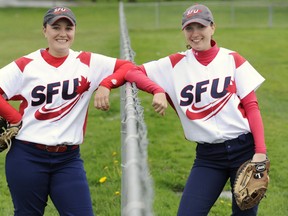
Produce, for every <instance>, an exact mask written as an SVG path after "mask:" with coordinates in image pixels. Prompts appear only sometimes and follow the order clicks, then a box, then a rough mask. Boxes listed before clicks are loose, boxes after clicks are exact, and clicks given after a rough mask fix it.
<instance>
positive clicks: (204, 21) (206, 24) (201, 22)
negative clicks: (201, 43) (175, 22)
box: [182, 18, 211, 30]
mask: <svg viewBox="0 0 288 216" xmlns="http://www.w3.org/2000/svg"><path fill="white" fill-rule="evenodd" d="M191 23H200V24H201V25H203V26H209V25H210V24H211V21H208V20H204V19H197V18H196V19H192V20H188V21H187V22H185V23H184V24H183V25H182V30H183V29H184V28H185V27H186V26H187V25H189V24H191Z"/></svg>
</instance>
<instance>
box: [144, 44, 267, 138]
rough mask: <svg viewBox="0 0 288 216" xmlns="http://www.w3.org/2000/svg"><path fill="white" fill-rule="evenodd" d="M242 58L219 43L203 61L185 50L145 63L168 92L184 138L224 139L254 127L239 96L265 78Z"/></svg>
mask: <svg viewBox="0 0 288 216" xmlns="http://www.w3.org/2000/svg"><path fill="white" fill-rule="evenodd" d="M239 57H241V56H240V55H239V54H237V53H235V52H234V51H231V50H228V49H225V48H220V50H219V52H218V54H217V55H216V57H215V58H214V59H213V60H212V62H210V63H209V64H208V65H207V66H204V65H202V64H201V63H199V62H198V61H197V60H196V58H195V56H194V55H193V53H192V51H191V50H187V51H185V52H181V53H177V54H174V55H171V56H167V57H164V58H162V59H159V60H157V61H152V62H148V63H145V64H143V66H144V68H145V70H146V73H147V76H148V77H149V78H150V79H151V80H152V81H154V82H155V83H157V84H158V85H159V86H161V87H162V88H163V89H164V90H165V91H166V93H167V94H168V95H169V97H170V99H171V101H172V103H173V104H172V106H173V107H174V108H175V111H176V112H177V114H178V116H179V118H180V121H181V124H182V127H183V130H184V134H185V137H186V139H188V140H190V141H195V142H199V143H221V142H224V141H225V140H229V139H234V138H236V137H238V136H239V135H241V134H243V133H248V132H251V131H250V127H249V124H248V120H247V118H245V113H244V112H243V109H241V106H240V99H242V98H244V97H245V96H246V95H248V94H249V93H250V92H251V91H253V90H256V89H257V88H258V87H259V86H260V85H261V84H262V82H264V80H265V79H264V78H263V77H262V76H261V75H260V74H259V73H258V72H257V71H256V70H255V69H254V68H253V67H252V66H251V64H250V63H249V62H248V61H246V60H245V59H244V60H245V61H243V62H241V64H239V65H238V63H237V58H239ZM241 58H242V57H241ZM242 59H243V58H242Z"/></svg>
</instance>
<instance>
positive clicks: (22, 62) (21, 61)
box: [15, 57, 32, 72]
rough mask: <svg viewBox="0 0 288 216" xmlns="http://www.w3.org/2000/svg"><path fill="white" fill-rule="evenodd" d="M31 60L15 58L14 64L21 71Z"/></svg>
mask: <svg viewBox="0 0 288 216" xmlns="http://www.w3.org/2000/svg"><path fill="white" fill-rule="evenodd" d="M31 61H32V59H29V58H26V57H21V58H19V59H17V60H15V63H16V65H17V66H18V68H19V69H20V70H21V72H23V71H24V69H25V67H26V66H27V65H28V64H29V63H30V62H31Z"/></svg>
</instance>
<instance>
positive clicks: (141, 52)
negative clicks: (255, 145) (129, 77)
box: [0, 3, 288, 216]
mask: <svg viewBox="0 0 288 216" xmlns="http://www.w3.org/2000/svg"><path fill="white" fill-rule="evenodd" d="M185 7H186V6H185ZM185 7H184V8H185ZM137 8H138V7H137ZM72 9H73V11H74V12H75V14H76V16H77V21H78V25H77V35H76V40H75V43H74V45H73V47H72V48H73V49H75V50H86V51H93V52H98V53H102V54H106V55H109V56H114V57H119V53H120V52H119V27H118V21H119V19H118V4H117V3H114V4H113V3H111V4H95V5H89V6H81V7H80V6H79V7H74V8H72ZM215 9H216V10H217V8H215ZM284 9H285V8H284ZM284 9H283V10H284ZM136 10H137V11H136ZM167 10H168V11H167V12H165V11H162V15H161V16H163V18H162V19H163V20H165V19H166V18H165V16H164V15H165V14H169V16H168V17H169V18H167V24H165V25H164V24H163V25H161V24H162V23H163V21H162V19H161V22H160V27H157V26H155V22H154V18H151V16H152V15H153V13H151V11H150V10H146V9H143V10H141V9H140V8H138V9H135V8H132V7H130V6H129V8H126V12H127V14H126V16H127V22H128V25H129V27H130V31H129V33H130V37H131V44H132V47H133V49H134V51H135V52H136V57H135V61H136V63H137V64H141V63H143V62H146V61H150V60H154V59H158V58H160V57H163V56H166V55H169V54H171V53H174V52H177V51H181V50H184V49H185V45H186V44H185V40H184V37H183V35H182V32H181V31H180V30H179V27H180V26H179V24H180V22H179V18H180V17H181V15H180V17H179V12H180V14H181V13H182V10H183V6H180V8H179V7H178V8H176V6H175V7H174V8H169V7H168V9H167ZM171 10H173V12H171ZM45 11H46V9H43V8H29V9H24V8H5V9H0V20H1V26H2V30H1V31H0V41H2V43H1V55H0V67H2V66H4V65H6V64H7V63H9V62H10V61H12V60H14V59H15V58H18V57H20V56H22V55H24V54H26V53H30V52H32V51H34V50H35V49H38V48H40V47H46V41H45V39H44V37H43V35H42V33H41V31H42V16H43V13H44V12H45ZM286 11H287V8H286ZM146 12H147V14H145V13H146ZM220 12H221V11H219V12H217V13H214V16H215V20H219V24H218V23H217V26H218V28H217V30H216V33H215V39H216V41H217V42H218V44H219V46H223V47H227V48H229V49H233V50H236V51H238V52H239V53H240V54H241V55H243V56H244V57H245V58H246V59H248V60H249V62H251V63H252V65H254V67H255V68H256V69H257V70H258V71H259V72H260V73H261V74H262V75H263V76H264V77H265V78H266V81H265V83H264V84H263V85H262V86H261V87H260V88H259V90H258V91H257V95H258V99H259V105H260V109H261V113H262V116H263V121H264V124H265V134H266V142H267V147H268V153H269V157H270V160H271V173H270V176H271V183H270V185H269V190H268V192H267V198H266V199H264V200H263V201H262V202H261V205H260V209H259V216H274V215H277V216H285V215H287V214H288V207H287V200H288V192H287V191H288V181H287V178H288V173H287V172H286V167H285V165H286V164H287V162H288V161H287V160H288V159H287V156H286V153H287V152H288V146H287V145H286V143H287V140H288V135H287V125H288V121H287V119H288V114H287V107H288V99H287V95H288V88H287V84H286V83H287V80H288V77H287V76H288V73H287V71H288V62H287V54H286V52H285V50H287V48H288V44H287V41H286V40H287V38H288V31H287V30H288V29H287V26H286V27H285V28H280V27H277V26H276V27H275V28H268V27H263V26H258V27H257V28H254V27H255V26H251V25H249V20H248V21H246V22H248V23H246V25H245V26H246V27H245V26H243V25H242V26H241V28H231V27H228V28H227V26H225V25H226V24H225V25H224V24H222V25H221V22H222V21H223V22H224V21H225V22H227V23H228V22H230V21H226V20H227V19H226V18H225V17H223V18H221V17H222V16H223V14H221V13H220ZM139 13H140V14H142V16H143V17H145V19H143V18H142V19H139V18H138V17H137V16H138V15H139ZM261 13H262V10H261ZM259 16H260V15H259ZM279 16H280V15H279ZM281 16H283V14H282V15H281ZM166 17H167V16H166ZM241 19H242V18H241ZM243 19H244V18H243ZM245 19H246V18H245ZM285 19H286V20H287V14H286V15H285ZM149 20H150V21H149ZM281 20H282V19H281ZM144 21H145V22H144ZM146 21H147V22H148V25H147V24H145V23H146ZM150 22H151V23H153V24H151V25H149V23H150ZM169 23H170V24H171V25H170V24H169ZM168 24H169V25H168ZM281 25H282V24H281ZM119 97H120V96H119V90H118V89H117V90H113V91H112V94H111V103H112V104H111V110H110V111H108V112H100V111H97V110H95V109H94V108H93V106H92V103H91V107H90V110H89V119H88V130H87V134H86V137H85V143H84V145H83V146H82V147H81V154H82V158H83V159H84V161H85V163H84V165H85V169H86V171H87V177H88V180H89V185H90V189H91V194H92V199H93V208H94V212H95V213H96V215H98V216H117V215H120V208H121V206H120V203H121V196H119V195H117V194H115V193H116V192H118V191H121V166H120V161H121V152H120V151H121V143H120V142H121V141H120V130H121V128H120V124H121V123H120V104H119V102H120V99H119ZM139 97H140V99H141V102H142V105H143V106H144V108H145V113H144V118H145V121H146V124H147V128H148V139H149V149H148V150H149V158H148V161H149V166H150V171H151V174H152V177H153V181H154V190H155V200H154V201H155V202H154V211H155V215H157V216H175V215H176V212H177V208H178V204H179V201H180V197H181V191H182V189H183V187H184V185H185V181H186V179H187V177H188V175H189V171H190V168H191V166H192V163H193V160H194V157H195V144H194V143H190V142H188V141H186V140H185V139H184V137H183V131H182V128H181V125H180V122H179V120H178V118H177V117H176V115H175V112H174V111H173V110H172V109H171V108H168V110H167V114H166V116H165V117H160V116H158V115H157V114H156V113H154V111H153V109H152V107H151V100H152V96H151V95H148V94H146V93H143V92H139ZM4 164H5V153H2V154H0V170H1V171H0V211H1V215H3V216H11V215H12V211H13V209H12V202H11V198H10V194H9V191H8V188H7V184H6V180H5V171H4ZM104 176H106V177H107V181H106V182H105V183H102V184H101V183H99V179H100V178H102V177H104ZM54 215H57V213H56V210H55V209H54V206H53V204H52V203H51V202H50V201H49V205H48V207H47V209H46V213H45V216H54ZM209 215H210V216H226V215H230V201H229V200H225V199H219V200H218V201H217V202H216V204H215V206H214V207H213V209H212V210H211V213H210V214H209Z"/></svg>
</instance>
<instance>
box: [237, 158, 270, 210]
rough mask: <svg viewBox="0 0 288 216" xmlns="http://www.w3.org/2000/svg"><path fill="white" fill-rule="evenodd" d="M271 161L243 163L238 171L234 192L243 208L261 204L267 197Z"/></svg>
mask: <svg viewBox="0 0 288 216" xmlns="http://www.w3.org/2000/svg"><path fill="white" fill-rule="evenodd" d="M269 169H270V161H269V160H268V159H266V160H265V161H263V162H251V160H248V161H246V162H245V163H243V164H242V165H241V166H240V168H239V169H238V171H237V174H236V180H235V183H234V186H233V194H234V197H235V200H236V203H237V205H238V206H239V208H240V209H241V210H246V209H249V208H252V207H254V206H255V205H257V204H259V202H260V201H261V199H262V198H263V197H265V193H266V191H267V187H268V183H269V175H268V174H269Z"/></svg>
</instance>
